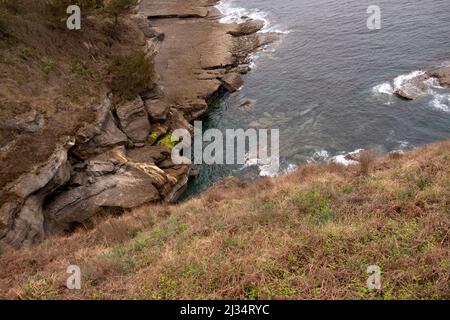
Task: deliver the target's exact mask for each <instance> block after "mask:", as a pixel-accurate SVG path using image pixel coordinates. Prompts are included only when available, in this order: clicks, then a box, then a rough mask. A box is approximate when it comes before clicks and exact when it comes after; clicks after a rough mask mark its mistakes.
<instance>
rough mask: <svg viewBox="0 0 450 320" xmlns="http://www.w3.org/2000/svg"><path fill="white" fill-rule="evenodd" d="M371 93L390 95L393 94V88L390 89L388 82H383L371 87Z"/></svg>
mask: <svg viewBox="0 0 450 320" xmlns="http://www.w3.org/2000/svg"><path fill="white" fill-rule="evenodd" d="M372 92H373V93H375V94H387V95H392V94H393V93H394V88H393V87H392V85H391V83H390V82H385V83H382V84H379V85H377V86H375V87H373V88H372Z"/></svg>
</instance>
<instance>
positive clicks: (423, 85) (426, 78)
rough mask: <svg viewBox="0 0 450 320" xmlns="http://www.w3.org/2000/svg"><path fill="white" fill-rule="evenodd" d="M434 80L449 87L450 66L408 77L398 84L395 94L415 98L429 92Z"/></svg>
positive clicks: (409, 98)
mask: <svg viewBox="0 0 450 320" xmlns="http://www.w3.org/2000/svg"><path fill="white" fill-rule="evenodd" d="M430 80H431V82H430ZM433 81H435V82H434V83H436V82H437V83H438V84H439V85H440V86H442V87H449V86H450V66H447V67H442V68H438V69H433V70H429V71H426V72H423V73H420V74H418V75H417V76H416V77H412V78H409V79H406V80H404V81H402V82H401V83H398V84H396V89H395V91H394V94H396V95H397V96H399V97H401V98H404V99H407V100H415V99H417V98H419V97H420V96H423V95H425V94H427V92H428V91H429V89H430V86H431V84H433Z"/></svg>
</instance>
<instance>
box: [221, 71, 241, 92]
mask: <svg viewBox="0 0 450 320" xmlns="http://www.w3.org/2000/svg"><path fill="white" fill-rule="evenodd" d="M222 83H223V86H224V87H225V89H227V90H228V91H230V92H235V91H237V90H239V88H241V87H242V86H243V85H244V81H243V80H242V78H241V75H240V74H239V73H236V72H232V73H228V74H226V75H225V76H224V77H223V78H222Z"/></svg>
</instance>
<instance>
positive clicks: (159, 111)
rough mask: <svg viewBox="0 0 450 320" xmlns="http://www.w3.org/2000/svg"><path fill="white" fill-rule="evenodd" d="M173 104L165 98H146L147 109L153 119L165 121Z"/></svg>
mask: <svg viewBox="0 0 450 320" xmlns="http://www.w3.org/2000/svg"><path fill="white" fill-rule="evenodd" d="M170 107H171V104H170V103H168V102H167V101H164V100H159V99H157V100H145V109H146V110H147V113H148V115H149V116H150V119H151V120H152V121H164V120H166V119H167V115H168V114H169V110H170Z"/></svg>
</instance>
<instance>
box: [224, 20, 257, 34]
mask: <svg viewBox="0 0 450 320" xmlns="http://www.w3.org/2000/svg"><path fill="white" fill-rule="evenodd" d="M264 25H265V23H264V21H262V20H253V19H250V20H247V21H245V22H243V23H240V24H238V25H237V27H236V30H232V31H229V32H228V33H229V34H231V35H233V36H235V37H239V36H245V35H249V34H253V33H256V32H258V31H259V30H261V29H262V28H264Z"/></svg>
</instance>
